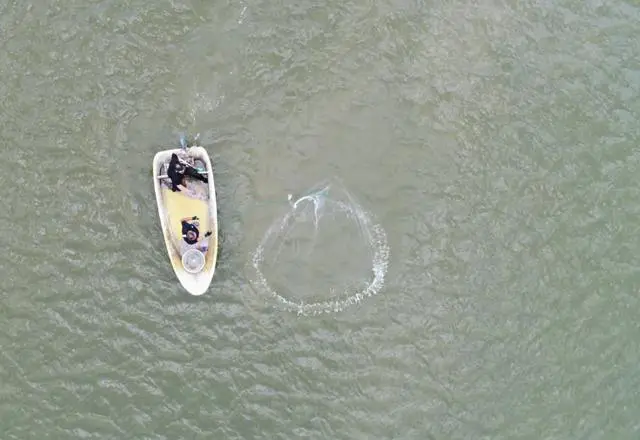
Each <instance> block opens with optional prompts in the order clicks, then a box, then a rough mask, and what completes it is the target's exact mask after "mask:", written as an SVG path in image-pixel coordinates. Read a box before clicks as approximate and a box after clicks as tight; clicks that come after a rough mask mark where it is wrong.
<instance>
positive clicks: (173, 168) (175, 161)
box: [167, 153, 209, 192]
mask: <svg viewBox="0 0 640 440" xmlns="http://www.w3.org/2000/svg"><path fill="white" fill-rule="evenodd" d="M167 176H168V177H169V179H171V191H173V192H176V191H181V189H180V187H182V188H183V189H184V188H186V187H187V184H186V182H185V176H191V177H193V178H194V179H198V180H201V181H202V182H204V183H209V179H207V176H204V175H202V174H200V173H199V172H198V171H197V170H196V169H195V168H193V167H192V166H191V165H189V164H188V163H185V162H183V161H181V160H180V158H179V157H178V155H177V154H176V153H173V154H172V155H171V161H170V162H169V168H168V169H167Z"/></svg>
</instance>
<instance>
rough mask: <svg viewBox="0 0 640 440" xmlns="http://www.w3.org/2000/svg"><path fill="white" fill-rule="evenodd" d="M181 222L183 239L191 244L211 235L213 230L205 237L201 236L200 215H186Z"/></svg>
mask: <svg viewBox="0 0 640 440" xmlns="http://www.w3.org/2000/svg"><path fill="white" fill-rule="evenodd" d="M180 222H181V223H182V239H183V240H184V241H185V242H186V243H187V244H189V245H193V244H197V243H198V242H199V241H201V240H203V239H204V238H207V237H209V236H210V235H211V231H207V233H206V234H204V237H200V231H199V230H198V226H199V223H198V217H197V216H195V215H194V216H193V217H185V218H183V219H182V220H181V221H180Z"/></svg>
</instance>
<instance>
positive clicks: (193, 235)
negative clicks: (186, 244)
mask: <svg viewBox="0 0 640 440" xmlns="http://www.w3.org/2000/svg"><path fill="white" fill-rule="evenodd" d="M186 235H187V240H190V241H194V240H195V239H196V233H195V232H194V231H187V234H186Z"/></svg>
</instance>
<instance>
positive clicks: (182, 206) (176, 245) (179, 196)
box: [153, 146, 218, 296]
mask: <svg viewBox="0 0 640 440" xmlns="http://www.w3.org/2000/svg"><path fill="white" fill-rule="evenodd" d="M185 152H186V153H187V154H188V155H189V156H191V157H193V158H194V159H196V160H198V161H199V163H201V164H203V165H204V167H205V170H206V172H207V178H208V183H205V182H201V181H198V180H195V179H193V180H191V179H190V178H188V180H187V190H183V191H176V192H174V191H172V190H171V186H170V181H169V179H168V178H167V177H166V164H167V162H168V161H169V160H170V159H171V155H172V154H173V153H176V154H178V155H179V156H180V155H181V154H184V153H185ZM153 179H154V182H153V185H154V190H155V195H156V205H157V207H158V215H159V217H160V226H161V228H162V235H163V237H164V242H165V246H166V248H167V254H168V256H169V261H170V262H171V266H172V267H173V270H174V272H175V274H176V277H177V278H178V280H179V281H180V284H181V285H182V287H183V288H184V289H185V290H186V291H187V292H188V293H189V294H191V295H194V296H200V295H202V294H204V293H205V292H206V291H207V290H208V289H209V286H210V284H211V281H212V279H213V275H214V273H215V269H216V263H217V257H218V214H217V212H218V208H217V201H216V190H215V182H214V178H213V167H212V165H211V160H210V158H209V155H208V153H207V151H206V150H205V149H204V148H203V147H200V146H193V147H189V148H187V149H186V150H182V149H180V148H176V149H171V150H164V151H160V152H158V153H156V155H155V156H154V159H153ZM193 216H197V217H198V221H199V223H200V224H199V230H200V235H201V236H203V234H205V232H207V231H211V236H209V237H207V239H206V249H205V250H203V253H204V256H205V264H204V267H203V268H202V270H201V271H200V272H198V273H195V274H194V273H189V272H188V271H186V270H185V268H184V266H183V264H182V258H181V256H182V253H183V252H184V251H185V247H186V246H188V245H186V244H185V242H184V241H183V240H182V224H181V220H182V219H183V218H186V217H188V218H191V217H193Z"/></svg>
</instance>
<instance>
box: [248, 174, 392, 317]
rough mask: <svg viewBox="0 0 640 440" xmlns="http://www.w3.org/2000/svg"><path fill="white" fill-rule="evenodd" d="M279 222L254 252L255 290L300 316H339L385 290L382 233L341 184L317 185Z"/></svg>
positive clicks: (293, 203)
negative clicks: (344, 310)
mask: <svg viewBox="0 0 640 440" xmlns="http://www.w3.org/2000/svg"><path fill="white" fill-rule="evenodd" d="M288 199H289V204H290V209H289V210H288V212H287V213H285V214H284V215H283V216H281V217H280V218H276V219H275V220H274V221H273V223H272V224H271V226H270V227H269V228H268V229H267V231H266V233H265V234H264V236H263V238H262V240H261V242H260V244H259V245H258V247H257V248H256V250H255V251H254V252H253V255H252V265H253V268H254V269H255V279H254V280H252V282H253V284H254V287H255V288H256V290H258V291H259V292H262V293H265V294H267V295H269V296H271V297H273V298H275V299H276V300H277V301H278V302H279V303H280V304H282V305H284V306H285V308H287V309H289V310H291V311H293V312H296V313H298V314H300V315H318V314H322V313H332V312H339V311H341V310H343V309H345V308H346V307H349V306H352V305H354V304H358V303H360V302H361V301H362V300H364V299H365V298H367V297H371V296H373V295H376V294H377V293H378V292H380V290H381V289H382V288H383V287H384V280H385V276H386V273H387V268H388V264H389V246H388V244H387V236H386V233H385V231H384V228H383V227H382V226H381V225H380V224H378V223H376V222H375V221H374V219H373V216H372V215H371V214H370V213H368V212H367V211H365V210H364V209H363V208H362V206H361V205H360V204H359V203H357V202H356V200H355V199H354V197H353V196H352V195H351V194H350V193H349V192H348V191H347V190H346V189H344V187H342V185H339V184H338V183H337V182H333V183H326V182H323V183H322V184H321V185H316V186H315V187H314V188H313V189H311V190H310V191H308V192H307V193H306V194H305V195H303V196H301V197H299V198H298V199H296V200H293V196H292V195H291V194H290V195H289V196H288Z"/></svg>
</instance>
